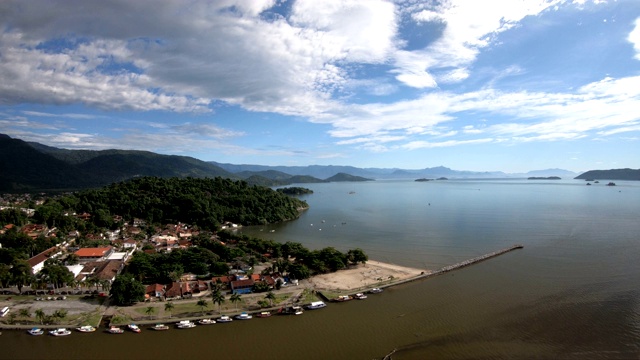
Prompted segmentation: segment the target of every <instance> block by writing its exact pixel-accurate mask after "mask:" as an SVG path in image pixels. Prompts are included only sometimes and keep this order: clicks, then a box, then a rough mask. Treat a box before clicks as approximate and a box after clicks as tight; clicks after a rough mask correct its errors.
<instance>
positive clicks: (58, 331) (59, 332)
mask: <svg viewBox="0 0 640 360" xmlns="http://www.w3.org/2000/svg"><path fill="white" fill-rule="evenodd" d="M49 334H51V335H53V336H67V335H71V331H70V330H67V329H65V328H59V329H55V330H51V331H49Z"/></svg>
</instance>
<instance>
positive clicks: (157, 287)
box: [144, 284, 165, 299]
mask: <svg viewBox="0 0 640 360" xmlns="http://www.w3.org/2000/svg"><path fill="white" fill-rule="evenodd" d="M164 290H165V286H164V285H162V284H151V285H147V288H146V289H145V291H144V293H145V295H146V296H145V297H148V298H156V299H160V298H162V297H163V296H164Z"/></svg>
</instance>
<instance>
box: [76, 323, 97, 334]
mask: <svg viewBox="0 0 640 360" xmlns="http://www.w3.org/2000/svg"><path fill="white" fill-rule="evenodd" d="M76 330H78V331H79V332H82V333H90V332H94V331H96V328H94V327H93V326H91V325H84V326H80V327H79V328H76Z"/></svg>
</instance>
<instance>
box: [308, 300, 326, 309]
mask: <svg viewBox="0 0 640 360" xmlns="http://www.w3.org/2000/svg"><path fill="white" fill-rule="evenodd" d="M325 306H327V304H325V303H324V302H323V301H314V302H312V303H311V304H309V305H307V309H309V310H316V309H322V308H323V307H325Z"/></svg>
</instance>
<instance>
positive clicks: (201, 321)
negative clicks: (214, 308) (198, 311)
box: [198, 319, 216, 325]
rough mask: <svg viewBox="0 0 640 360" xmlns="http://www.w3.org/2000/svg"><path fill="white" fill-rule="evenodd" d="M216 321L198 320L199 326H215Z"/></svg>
mask: <svg viewBox="0 0 640 360" xmlns="http://www.w3.org/2000/svg"><path fill="white" fill-rule="evenodd" d="M215 323H216V321H215V320H213V319H200V320H198V324H200V325H211V324H215Z"/></svg>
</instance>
